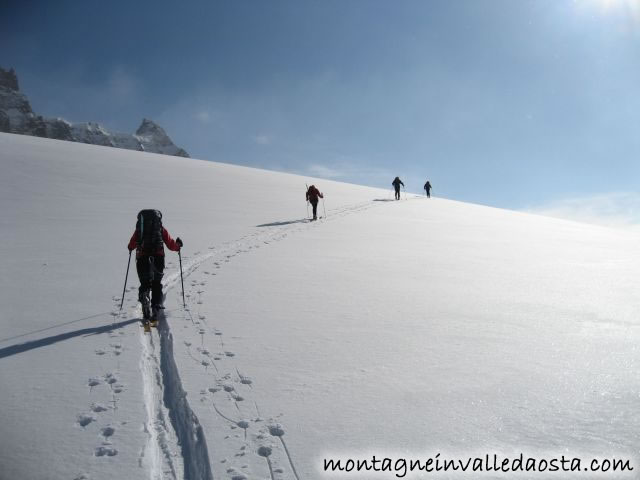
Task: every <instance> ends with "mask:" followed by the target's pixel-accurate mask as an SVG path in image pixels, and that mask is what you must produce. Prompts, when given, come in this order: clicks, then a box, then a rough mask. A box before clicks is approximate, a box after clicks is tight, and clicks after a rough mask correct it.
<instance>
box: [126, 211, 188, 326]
mask: <svg viewBox="0 0 640 480" xmlns="http://www.w3.org/2000/svg"><path fill="white" fill-rule="evenodd" d="M163 244H164V245H166V246H167V248H168V249H169V250H172V251H174V252H179V251H180V248H182V245H183V243H182V240H180V237H178V238H176V239H175V240H174V239H173V238H171V235H169V232H167V229H166V228H164V227H163V226H162V213H160V211H159V210H141V211H140V212H139V213H138V221H137V222H136V229H135V231H134V232H133V235H132V236H131V240H129V244H128V245H127V248H128V249H129V252H131V251H132V250H133V249H135V250H136V270H137V272H138V278H139V279H140V288H139V289H138V301H139V302H140V303H141V304H142V317H143V322H142V323H143V324H144V327H145V330H147V331H148V328H149V322H151V324H152V325H153V324H154V323H155V322H157V319H158V311H159V310H161V309H163V308H164V307H163V305H162V303H163V302H162V276H163V274H164V246H163ZM149 291H151V299H149Z"/></svg>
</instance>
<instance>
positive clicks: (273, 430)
mask: <svg viewBox="0 0 640 480" xmlns="http://www.w3.org/2000/svg"><path fill="white" fill-rule="evenodd" d="M269 433H270V434H271V435H273V436H274V437H281V436H283V435H284V430H283V429H282V425H280V424H278V423H276V424H275V425H269Z"/></svg>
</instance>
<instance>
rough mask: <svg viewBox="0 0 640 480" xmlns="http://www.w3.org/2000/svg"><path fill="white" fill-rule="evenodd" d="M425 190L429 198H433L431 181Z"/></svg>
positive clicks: (426, 184)
mask: <svg viewBox="0 0 640 480" xmlns="http://www.w3.org/2000/svg"><path fill="white" fill-rule="evenodd" d="M423 188H424V191H425V192H426V194H427V198H431V184H430V183H429V180H427V183H425V184H424V187H423Z"/></svg>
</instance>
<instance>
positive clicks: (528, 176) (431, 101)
mask: <svg viewBox="0 0 640 480" xmlns="http://www.w3.org/2000/svg"><path fill="white" fill-rule="evenodd" d="M2 5H3V6H2V7H0V44H1V45H2V51H1V54H0V65H1V66H3V67H5V68H7V67H14V68H15V69H16V70H17V73H18V75H19V79H20V82H21V88H22V90H23V91H24V92H25V93H26V94H27V95H28V96H29V98H30V99H31V102H32V106H33V107H34V110H36V111H37V112H38V113H42V114H44V115H50V116H62V117H64V118H66V119H68V120H70V121H75V122H77V121H89V120H91V121H98V122H100V123H103V124H104V125H106V126H107V127H108V128H110V129H113V130H117V131H133V130H135V128H136V127H137V125H138V124H139V122H140V120H141V118H142V117H149V118H152V119H154V120H156V121H158V123H160V124H161V125H162V126H163V127H164V128H165V129H166V130H167V132H168V133H169V135H170V136H171V137H172V138H173V140H174V141H175V143H176V144H178V145H180V146H182V147H184V148H185V149H186V150H187V151H189V152H190V153H191V155H192V156H194V157H198V158H204V159H210V160H216V161H223V162H229V163H237V164H242V165H249V166H257V167H263V168H269V169H277V170H283V171H291V172H296V173H302V174H310V175H316V176H321V177H326V178H332V179H336V180H343V181H350V182H354V183H363V184H367V185H374V186H381V187H385V188H387V187H389V188H390V187H391V186H390V182H391V180H392V179H393V177H394V176H395V175H399V176H400V177H401V178H402V179H403V180H404V181H405V183H406V185H407V190H411V191H416V192H419V191H420V190H421V188H422V185H423V183H424V181H425V180H426V179H427V178H428V179H430V180H431V183H432V184H433V185H434V194H435V195H441V196H445V197H447V198H452V199H457V200H462V201H470V202H475V203H482V204H488V205H493V206H498V207H504V208H515V209H526V208H531V209H538V210H544V208H545V206H546V205H553V206H554V208H556V210H557V207H558V205H562V203H563V202H569V204H570V205H571V206H572V207H573V208H578V207H579V206H580V204H581V203H585V204H587V203H588V202H590V201H600V200H602V199H603V198H605V199H607V200H606V201H607V202H608V203H607V204H608V205H609V203H610V202H611V201H612V200H611V199H618V198H625V199H626V200H625V205H624V208H626V209H628V208H629V204H632V205H634V206H635V205H636V204H638V202H636V201H635V200H633V201H629V198H630V197H631V198H633V196H634V195H635V192H636V190H637V178H638V174H639V173H640V171H639V170H640V162H638V160H637V156H638V152H640V0H575V1H573V0H536V1H529V0H522V1H519V0H468V1H465V0H456V1H450V0H442V1H438V0H430V1H422V0H420V1H409V0H402V1H377V0H352V1H343V0H335V1H334V0H323V1H319V0H318V1H300V0H296V1H293V0H292V1H263V0H255V1H249V0H246V1H245V0H242V1H230V0H229V1H211V0H202V1H191V2H168V1H157V2H146V1H136V2H121V1H110V2H98V1H86V2H77V1H55V2H49V1H47V2H38V1H30V2H22V1H14V0H9V1H8V2H7V1H5V2H4V3H3V4H2ZM632 216H633V215H632Z"/></svg>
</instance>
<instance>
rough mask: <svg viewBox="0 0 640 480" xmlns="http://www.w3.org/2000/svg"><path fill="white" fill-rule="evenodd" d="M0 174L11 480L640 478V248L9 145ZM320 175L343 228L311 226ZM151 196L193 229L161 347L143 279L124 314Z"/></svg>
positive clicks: (170, 270) (359, 197) (511, 223)
mask: <svg viewBox="0 0 640 480" xmlns="http://www.w3.org/2000/svg"><path fill="white" fill-rule="evenodd" d="M0 162H1V165H2V172H3V174H2V176H0V195H1V196H2V206H3V209H2V210H1V211H0V226H1V229H0V253H1V258H2V259H3V265H4V268H3V275H2V276H0V299H1V305H2V308H1V310H0V326H1V330H0V332H1V333H0V386H1V389H0V429H1V430H0V466H1V468H0V479H2V480H4V479H14V478H29V479H41V478H42V479H44V478H56V479H57V478H68V479H80V478H87V479H88V478H90V479H107V478H108V479H112V478H128V479H137V478H141V479H142V478H153V479H157V478H169V479H172V478H188V479H196V478H228V479H235V480H240V479H242V478H266V479H269V478H275V479H295V478H300V479H302V478H333V477H331V476H330V475H327V474H323V473H322V472H321V470H320V469H321V466H322V459H323V458H325V457H326V456H329V455H335V456H339V455H342V456H345V455H349V454H376V455H378V456H384V455H399V454H404V455H416V456H420V455H421V456H426V455H429V454H435V453H436V452H446V453H448V454H449V455H451V456H465V455H471V454H475V453H482V454H484V453H494V452H496V453H505V454H510V453H513V452H520V451H524V452H528V453H529V454H550V455H556V456H558V455H561V454H563V453H566V454H572V455H581V456H586V457H588V456H606V457H612V456H616V457H626V458H630V459H632V461H633V462H635V463H634V466H635V467H636V471H637V468H638V467H640V465H638V463H637V458H638V453H639V452H638V449H639V445H640V442H639V441H638V436H637V431H638V430H639V428H638V427H640V418H639V416H638V415H637V412H638V409H639V407H640V395H639V394H640V378H639V376H638V370H637V366H638V360H639V358H638V356H639V354H638V349H637V348H636V345H637V344H638V340H639V339H640V338H639V336H640V335H639V330H638V326H639V322H638V312H639V310H640V302H639V300H638V296H637V294H636V292H635V280H636V272H637V271H638V267H640V265H639V262H640V261H639V259H640V256H639V255H638V254H639V253H640V251H639V247H638V238H637V237H635V236H633V235H631V234H628V233H626V232H623V231H616V230H610V229H606V228H602V227H596V226H590V225H583V224H578V223H572V222H567V221H561V220H555V219H551V218H545V217H541V216H535V215H530V214H523V213H518V212H511V211H504V210H499V209H492V208H487V207H481V206H477V205H470V204H463V203H459V202H454V201H449V200H444V199H438V198H432V199H430V200H427V199H424V198H422V197H416V196H409V197H408V199H406V200H404V201H401V202H394V201H390V198H391V194H390V191H381V190H376V189H371V188H366V187H359V186H355V185H348V184H340V183H335V182H330V181H326V180H317V179H308V178H303V177H298V176H294V175H288V174H283V173H275V172H267V171H261V170H255V169H248V168H243V167H237V166H231V165H225V164H218V163H212V162H204V161H198V160H185V159H182V158H172V157H167V156H162V155H154V154H148V153H140V152H131V151H126V150H117V149H109V148H104V147H97V146H91V145H82V144H74V143H67V142H61V141H55V140H46V139H40V138H35V137H24V136H19V135H11V134H0ZM390 180H391V179H390ZM305 182H309V183H311V182H313V183H316V185H318V186H319V187H320V189H321V190H322V191H323V192H324V193H325V196H326V210H327V218H326V219H323V220H321V221H319V222H315V223H308V222H305V221H304V218H305V215H306V209H305V205H304V203H303V194H304V184H305ZM142 208H158V209H160V210H162V212H163V214H164V224H165V226H166V227H167V229H168V230H169V232H170V233H171V234H172V235H173V236H174V237H175V236H180V237H181V238H183V239H184V241H185V247H184V249H183V256H182V262H183V269H184V273H185V277H184V287H185V294H186V302H187V309H184V308H182V295H181V286H180V275H179V269H178V258H177V255H175V254H174V253H173V252H168V253H167V269H166V275H165V280H164V283H165V291H166V307H167V310H166V312H165V317H166V318H165V319H164V321H162V322H161V325H160V327H159V328H158V330H154V331H153V332H152V334H151V335H144V334H143V333H142V330H141V328H140V327H139V326H138V324H137V319H138V318H139V315H140V312H139V308H138V306H137V305H136V288H137V285H138V282H137V278H136V275H135V269H134V268H132V269H131V271H130V273H129V288H128V291H127V294H126V297H125V301H124V308H123V311H122V312H119V311H118V306H119V303H120V295H121V292H122V285H123V281H124V274H125V271H126V267H127V251H126V243H127V241H128V239H129V237H130V235H131V233H132V231H133V228H134V224H135V215H136V213H137V211H138V210H140V209H142ZM320 209H321V211H322V206H321V208H320ZM361 478H374V477H373V476H371V477H367V476H365V477H361ZM375 478H396V477H395V476H394V475H393V474H390V473H387V474H386V475H381V476H378V477H375ZM469 478H473V475H471V476H469ZM485 478H492V477H491V476H489V477H485ZM502 478H505V477H502ZM532 478H542V477H532ZM607 478H614V477H613V476H611V475H610V476H609V477H607ZM623 478H632V476H631V477H629V476H626V477H623Z"/></svg>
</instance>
